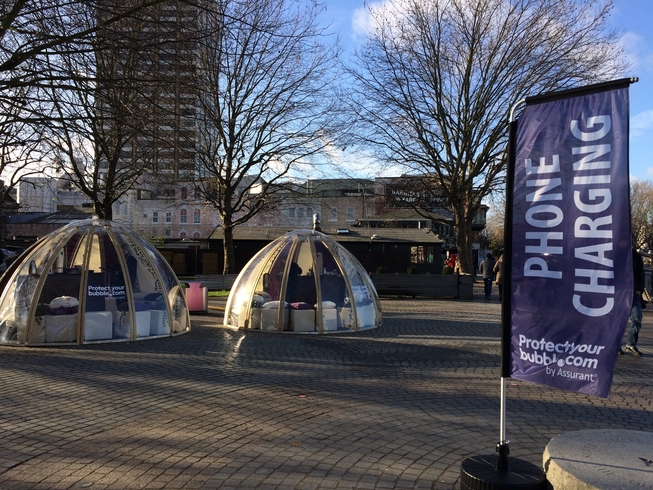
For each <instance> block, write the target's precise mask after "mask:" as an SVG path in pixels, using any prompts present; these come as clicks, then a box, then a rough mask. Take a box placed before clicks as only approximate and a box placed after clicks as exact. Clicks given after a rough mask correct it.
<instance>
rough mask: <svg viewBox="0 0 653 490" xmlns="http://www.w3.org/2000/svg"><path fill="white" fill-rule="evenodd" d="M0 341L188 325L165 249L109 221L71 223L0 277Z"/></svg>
mask: <svg viewBox="0 0 653 490" xmlns="http://www.w3.org/2000/svg"><path fill="white" fill-rule="evenodd" d="M0 291H1V292H2V296H1V297H0V342H1V343H9V344H24V345H39V344H41V345H42V344H83V343H89V342H111V341H133V340H141V339H144V338H155V337H164V336H170V335H175V334H180V333H186V332H188V331H190V317H189V313H188V308H187V306H186V300H185V297H184V294H183V291H182V289H181V287H180V284H179V281H178V280H177V277H176V275H175V273H174V272H173V271H172V269H171V267H170V266H169V265H168V263H167V262H166V260H165V259H164V258H163V256H162V255H161V254H160V253H159V252H158V251H157V250H156V249H155V248H154V247H153V246H152V245H151V244H149V243H148V242H146V241H145V240H143V239H142V238H141V237H139V236H138V235H137V234H135V233H133V232H132V231H130V230H129V229H128V228H126V227H124V226H122V225H119V224H117V223H113V222H111V221H105V220H97V219H89V220H81V221H75V222H72V223H70V224H68V225H66V226H64V227H62V228H59V229H58V230H56V231H54V232H52V233H50V234H49V235H47V236H45V237H44V238H42V239H41V240H39V241H38V242H37V243H36V244H34V245H33V246H32V247H30V248H29V249H28V250H27V251H26V252H25V253H23V254H22V255H21V256H20V257H19V258H18V259H17V260H16V261H15V262H13V263H12V265H11V266H10V268H9V269H8V270H7V271H6V272H5V274H4V275H3V276H2V279H0Z"/></svg>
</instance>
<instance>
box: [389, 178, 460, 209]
mask: <svg viewBox="0 0 653 490" xmlns="http://www.w3.org/2000/svg"><path fill="white" fill-rule="evenodd" d="M446 205H447V199H446V198H445V197H443V196H436V195H433V194H431V193H430V192H428V191H423V190H421V189H419V188H418V189H415V186H413V187H412V188H411V187H410V186H409V184H404V185H398V184H395V185H386V186H385V207H386V208H404V209H412V208H419V209H432V208H440V207H445V206H446Z"/></svg>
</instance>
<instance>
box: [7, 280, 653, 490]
mask: <svg viewBox="0 0 653 490" xmlns="http://www.w3.org/2000/svg"><path fill="white" fill-rule="evenodd" d="M382 307H383V313H384V325H383V327H382V328H381V329H379V330H374V331H369V332H363V333H358V334H345V335H328V336H314V335H273V334H266V333H260V332H248V333H244V332H242V331H233V330H229V329H224V328H222V327H221V326H220V324H221V322H222V312H221V311H220V310H219V309H216V308H212V309H210V311H209V312H208V314H205V315H193V316H192V317H191V318H192V326H193V330H192V332H191V333H189V334H187V335H183V336H180V337H176V338H168V339H157V340H151V341H146V342H135V343H131V344H101V345H87V346H82V347H73V348H70V347H66V348H49V347H48V348H23V347H20V348H18V347H6V346H5V347H0V373H1V375H2V380H1V383H0V430H1V434H2V436H1V439H0V440H1V441H2V442H1V443H0V444H1V445H0V489H2V490H10V489H21V490H23V489H25V490H27V489H42V490H46V489H48V490H49V489H78V488H90V489H92V490H99V489H103V490H104V489H120V490H123V489H139V488H146V489H199V488H205V489H218V488H220V489H223V488H224V489H226V488H256V489H340V488H343V489H376V488H378V489H390V488H398V489H408V488H432V489H455V488H458V486H459V483H458V477H459V473H460V463H461V462H462V461H463V460H464V459H465V458H467V457H468V456H472V455H478V454H490V453H493V452H494V446H495V445H496V443H497V442H498V438H499V388H500V380H499V335H500V305H499V302H498V301H496V300H495V301H492V302H486V301H485V300H483V295H482V293H480V291H479V290H477V292H476V294H475V300H474V301H450V300H427V299H396V300H395V299H392V300H391V299H384V300H382ZM639 345H640V348H641V350H642V351H643V352H644V353H645V354H646V355H645V357H642V358H635V357H633V356H631V355H626V356H621V357H620V358H619V360H618V362H617V368H616V374H615V378H614V383H613V386H612V394H611V396H610V398H609V399H602V398H597V397H590V396H585V395H579V394H575V393H570V392H565V391H562V390H554V389H549V388H546V387H542V386H537V385H532V384H528V383H523V382H517V381H510V382H509V383H508V403H507V437H508V439H509V440H510V450H511V456H514V457H517V458H521V459H525V460H527V461H530V462H533V463H535V464H538V465H541V459H542V453H543V452H544V448H545V446H546V445H547V443H548V442H549V440H550V439H551V438H553V437H555V436H557V435H559V434H562V433H565V432H569V431H573V430H580V429H630V430H644V431H653V311H651V310H650V309H649V310H646V312H645V314H644V326H643V331H642V335H641V339H640V344H639ZM641 457H642V458H648V459H649V460H653V448H651V453H649V454H642V455H641ZM652 487H653V484H652Z"/></svg>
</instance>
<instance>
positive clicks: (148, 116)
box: [44, 2, 192, 219]
mask: <svg viewBox="0 0 653 490" xmlns="http://www.w3.org/2000/svg"><path fill="white" fill-rule="evenodd" d="M168 4H170V2H165V3H164V4H162V6H163V7H164V9H165V8H166V7H167V8H169V9H171V11H172V12H175V8H178V5H177V6H174V5H173V6H170V5H168ZM104 15H106V14H104ZM169 15H170V13H169V12H165V13H164V14H161V13H160V12H158V9H157V8H156V7H150V8H148V9H145V10H141V11H139V12H138V13H135V14H133V15H130V16H125V17H123V18H122V19H121V20H120V21H119V22H116V23H114V24H112V25H110V26H107V27H105V28H103V29H101V30H99V31H97V32H96V33H94V34H92V35H89V36H88V37H87V38H85V39H83V40H75V41H74V42H73V43H70V44H66V43H62V44H60V45H59V46H58V52H59V55H58V56H51V57H49V58H48V59H47V63H48V69H47V70H44V72H46V73H49V74H50V77H51V78H56V77H60V78H61V79H62V80H66V82H65V83H58V84H54V85H52V86H50V87H48V90H47V93H48V94H49V97H48V98H47V100H46V102H45V104H44V106H45V107H47V108H50V121H49V136H48V138H47V141H48V143H49V145H50V146H51V147H52V149H53V151H54V152H55V155H56V164H57V170H58V171H60V172H63V173H64V174H65V175H66V177H67V180H69V181H70V182H72V183H73V184H74V185H75V186H76V187H77V188H78V189H80V190H81V192H83V193H84V194H85V195H86V196H87V197H88V198H90V199H91V200H92V202H93V203H94V207H95V212H96V214H97V215H98V216H99V217H100V218H103V219H111V218H112V212H113V211H112V210H113V204H114V202H116V201H117V200H119V199H120V198H121V197H122V196H124V195H125V194H126V193H127V192H128V191H129V190H131V189H132V188H134V187H135V186H136V184H137V183H139V181H140V180H141V177H142V176H143V175H145V174H146V173H148V174H150V175H152V174H155V173H156V172H155V167H156V165H154V161H155V156H156V155H157V154H158V153H159V152H161V151H162V147H163V146H164V143H163V142H162V141H161V138H160V137H158V132H157V131H156V129H160V128H155V126H157V124H162V123H161V120H160V119H157V117H156V115H157V113H158V112H163V111H166V112H174V106H175V103H176V104H178V101H176V100H175V101H174V103H173V104H172V107H170V106H163V107H162V106H159V103H160V101H161V100H166V101H168V100H169V99H166V98H165V97H162V96H161V94H164V93H165V92H166V90H165V89H164V87H167V86H169V85H174V83H173V82H171V81H170V80H169V79H167V78H164V77H165V76H166V75H168V73H167V72H166V70H165V69H163V70H162V66H168V64H169V62H170V60H177V59H178V56H175V54H174V51H175V45H176V44H177V43H178V42H179V38H180V34H179V33H178V31H179V30H180V29H182V25H181V24H180V23H177V22H169V21H167V19H166V22H163V21H162V17H164V16H167V17H169ZM100 20H101V19H100ZM98 22H99V20H98V19H97V18H96V13H95V12H93V11H89V12H88V18H87V23H88V24H89V25H94V24H96V23H98ZM187 34H188V36H189V37H192V32H188V33H187ZM161 60H164V61H161ZM190 63H191V62H190V60H189V61H188V62H187V64H188V65H190ZM168 120H169V118H168Z"/></svg>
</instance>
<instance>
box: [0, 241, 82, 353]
mask: <svg viewBox="0 0 653 490" xmlns="http://www.w3.org/2000/svg"><path fill="white" fill-rule="evenodd" d="M70 233H71V231H70V229H68V230H63V231H60V232H58V233H55V234H54V235H53V236H52V237H51V239H49V240H46V241H44V242H43V243H42V244H41V246H39V247H38V248H36V249H35V250H34V252H33V253H32V254H31V256H29V257H26V258H25V260H24V261H23V262H22V263H21V264H20V266H19V267H18V269H17V271H16V272H15V274H14V276H13V277H12V278H11V279H10V280H9V281H8V283H7V291H6V292H5V294H4V295H3V298H2V303H1V304H0V342H8V343H21V344H22V343H24V342H25V341H26V340H27V339H26V330H27V323H28V317H29V309H30V306H31V305H32V302H33V301H34V293H35V291H36V287H37V285H38V283H39V278H40V277H41V275H42V274H43V271H44V268H45V267H46V264H47V262H48V261H49V259H50V258H51V257H52V254H53V253H54V252H55V249H56V248H57V245H59V243H60V241H61V240H62V239H63V238H65V236H66V235H68V234H70ZM33 327H34V328H33V330H34V332H35V334H34V339H35V340H32V341H31V343H41V342H45V338H44V335H45V334H44V332H45V331H44V327H43V326H42V325H33ZM30 333H31V332H30Z"/></svg>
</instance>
